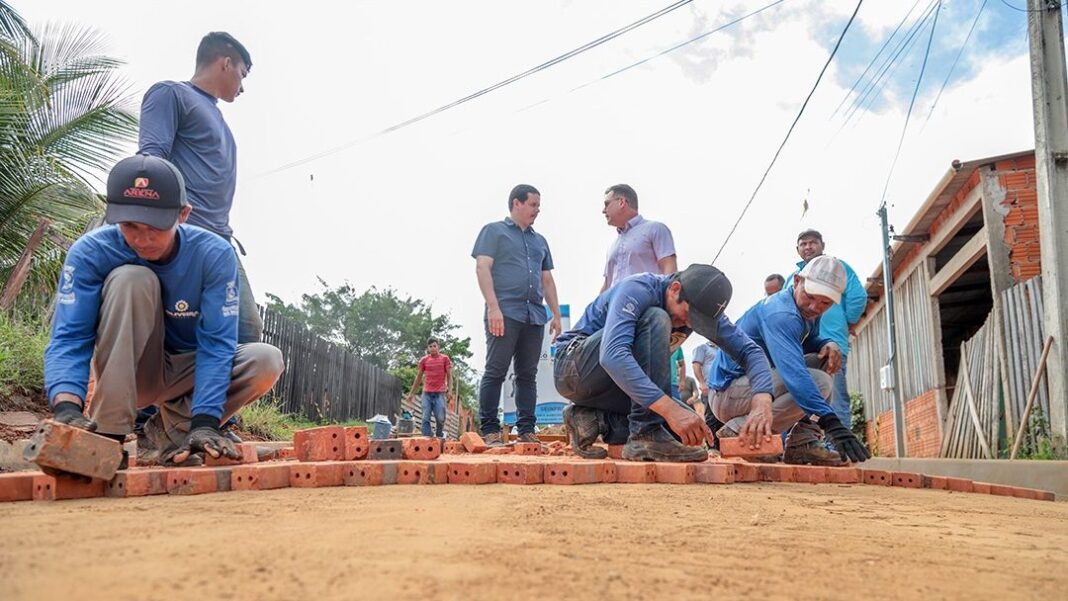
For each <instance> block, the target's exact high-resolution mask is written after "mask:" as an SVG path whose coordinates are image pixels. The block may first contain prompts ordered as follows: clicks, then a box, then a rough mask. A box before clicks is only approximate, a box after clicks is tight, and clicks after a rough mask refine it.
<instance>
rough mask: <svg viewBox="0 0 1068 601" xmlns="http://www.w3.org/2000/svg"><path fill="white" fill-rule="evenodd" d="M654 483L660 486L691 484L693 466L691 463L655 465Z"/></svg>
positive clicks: (692, 480)
mask: <svg viewBox="0 0 1068 601" xmlns="http://www.w3.org/2000/svg"><path fill="white" fill-rule="evenodd" d="M655 465H656V481H657V482H659V483H661V484H693V483H694V469H693V466H694V464H692V463H657V464H655Z"/></svg>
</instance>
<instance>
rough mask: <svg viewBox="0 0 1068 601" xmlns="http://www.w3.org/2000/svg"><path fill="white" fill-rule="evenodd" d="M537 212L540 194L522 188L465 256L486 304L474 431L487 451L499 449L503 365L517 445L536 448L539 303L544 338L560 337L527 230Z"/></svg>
mask: <svg viewBox="0 0 1068 601" xmlns="http://www.w3.org/2000/svg"><path fill="white" fill-rule="evenodd" d="M540 212H541V193H539V192H538V190H537V189H536V188H535V187H534V186H530V185H527V184H520V185H518V186H516V187H515V188H513V189H512V191H511V193H510V194H509V195H508V213H509V215H508V217H505V218H504V220H503V221H495V222H493V223H490V224H487V225H486V226H484V227H483V228H482V231H481V232H479V234H478V239H476V240H475V247H474V249H473V250H472V251H471V256H472V257H474V259H475V273H476V275H477V277H478V287H479V289H480V290H481V291H482V298H483V299H485V301H486V314H485V315H486V316H485V323H486V369H485V371H484V372H483V374H482V382H481V384H479V390H478V403H479V424H480V428H481V430H482V436H483V437H484V438H485V440H486V444H488V445H499V444H501V422H500V418H499V417H498V416H497V410H498V408H499V407H500V402H501V385H502V384H503V383H504V378H505V376H506V375H507V373H508V365H509V364H510V363H513V362H514V365H515V405H516V412H517V413H518V415H517V420H516V427H517V429H518V430H519V441H520V442H538V437H537V436H536V435H535V434H534V426H535V423H536V421H537V419H536V417H535V415H534V407H535V404H536V402H537V397H538V390H537V383H536V381H535V377H536V376H537V373H538V360H539V358H540V356H541V343H542V340H543V338H544V336H545V322H546V321H549V318H548V316H547V315H546V314H545V313H546V312H545V307H544V305H543V304H542V303H543V302H545V303H547V304H548V305H549V310H550V311H551V312H552V320H551V321H550V322H549V334H550V336H552V338H553V339H555V338H556V335H557V334H559V333H560V303H559V301H558V300H557V296H556V282H555V281H554V280H553V274H552V269H553V257H552V254H551V253H550V252H549V243H548V242H546V241H545V238H544V237H543V236H542V235H541V234H539V233H537V232H535V231H534V228H533V227H532V226H533V225H534V220H535V219H537V217H538V213H540Z"/></svg>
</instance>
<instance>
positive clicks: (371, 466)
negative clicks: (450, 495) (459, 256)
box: [342, 461, 447, 486]
mask: <svg viewBox="0 0 1068 601" xmlns="http://www.w3.org/2000/svg"><path fill="white" fill-rule="evenodd" d="M342 475H343V476H344V480H345V486H382V485H384V484H396V483H397V462H395V461H353V462H349V463H346V464H345V469H344V471H343V472H342ZM446 480H447V479H446Z"/></svg>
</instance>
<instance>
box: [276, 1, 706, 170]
mask: <svg viewBox="0 0 1068 601" xmlns="http://www.w3.org/2000/svg"><path fill="white" fill-rule="evenodd" d="M691 2H693V0H678V1H677V2H674V3H672V4H669V5H668V6H665V7H664V8H662V9H660V10H658V11H656V12H654V13H652V14H650V15H648V16H646V17H643V18H641V19H639V20H637V21H635V22H633V23H631V24H629V25H626V26H624V27H621V28H619V29H616V30H615V31H612V32H610V33H607V34H605V35H603V36H601V37H599V38H597V39H596V40H593V41H591V42H588V43H586V44H583V45H582V46H579V47H578V48H575V49H574V50H571V51H568V52H565V53H564V54H561V55H560V56H557V57H555V58H552V59H550V60H548V61H545V62H544V63H542V64H540V65H538V66H536V67H531V68H530V69H527V70H526V71H523V72H522V73H518V74H516V75H513V76H511V77H509V78H507V79H504V80H502V81H499V82H497V83H495V84H493V85H491V86H489V87H486V88H482V89H481V90H478V91H477V92H473V93H471V94H468V95H467V96H464V97H463V98H460V99H458V100H454V101H452V102H450V103H448V104H444V105H442V106H439V107H438V108H436V109H433V110H430V111H427V112H425V113H423V114H421V115H417V116H415V117H412V118H410V119H406V120H404V121H401V122H400V123H396V124H394V125H391V126H389V127H387V128H385V129H383V130H380V131H378V132H375V133H374V134H371V135H369V136H364V137H362V138H359V139H356V140H352V141H349V142H346V143H344V144H342V145H340V146H335V147H334V148H330V149H328V150H324V151H322V152H318V153H316V154H313V155H310V156H307V157H304V158H302V159H298V160H296V161H292V162H289V163H286V164H284V165H280V166H278V167H275V168H274V169H271V170H268V171H265V172H263V173H261V174H259V176H260V177H262V176H265V175H270V174H273V173H278V172H280V171H285V170H288V169H292V168H294V167H299V166H301V165H305V164H307V163H310V162H312V161H316V160H318V159H321V158H324V157H327V156H330V155H332V154H336V153H338V152H341V151H343V150H347V149H349V148H351V147H353V146H355V145H357V144H360V143H362V142H365V141H367V140H370V139H372V138H376V137H378V136H382V135H385V134H388V133H391V132H395V131H397V130H399V129H403V128H405V127H408V126H409V125H413V124H415V123H418V122H420V121H422V120H424V119H427V118H429V117H432V116H434V115H437V114H439V113H442V112H445V111H447V110H449V109H451V108H455V107H457V106H460V105H461V104H464V103H466V102H470V101H472V100H474V99H476V98H479V97H481V96H485V95H486V94H489V93H490V92H493V91H494V90H498V89H500V88H503V87H505V86H507V85H509V84H513V83H515V82H517V81H519V80H521V79H525V78H527V77H529V76H531V75H534V74H535V73H538V72H540V71H544V70H545V69H548V68H549V67H552V66H554V65H557V64H559V63H562V62H564V61H565V60H567V59H569V58H573V57H575V56H578V55H579V54H582V53H584V52H586V51H588V50H591V49H593V48H596V47H597V46H600V45H602V44H604V43H606V42H609V41H611V40H614V39H616V38H618V37H619V36H621V35H623V34H625V33H627V32H630V31H632V30H634V29H637V28H638V27H641V26H642V25H645V24H646V23H650V22H652V21H654V20H656V19H659V18H660V17H662V16H664V15H666V14H669V13H671V12H673V11H675V10H677V9H679V8H682V7H683V6H685V5H687V4H690V3H691Z"/></svg>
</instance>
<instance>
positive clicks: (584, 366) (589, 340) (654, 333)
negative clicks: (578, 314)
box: [553, 307, 692, 444]
mask: <svg viewBox="0 0 1068 601" xmlns="http://www.w3.org/2000/svg"><path fill="white" fill-rule="evenodd" d="M601 334H602V332H597V333H595V334H592V335H590V336H587V337H586V338H582V339H578V340H573V341H572V342H571V343H570V344H568V345H567V347H566V348H564V349H563V350H562V351H560V352H558V353H557V354H556V360H555V365H554V367H553V379H554V380H555V382H556V390H557V392H559V393H560V395H561V396H563V397H564V398H566V399H568V400H570V401H571V402H572V403H574V404H575V405H577V406H579V407H590V408H592V409H600V410H601V411H603V412H604V413H605V417H606V418H607V419H606V421H607V423H608V428H607V430H608V431H607V433H606V434H604V435H603V438H604V441H605V442H606V443H608V444H623V443H625V442H626V441H627V437H628V436H629V435H631V434H641V433H643V432H647V431H650V430H654V429H656V428H659V427H664V428H667V426H666V424H665V422H664V418H662V417H660V415H659V414H658V413H656V412H655V411H653V410H651V409H649V408H647V407H643V406H642V405H640V404H638V403H636V402H634V401H632V400H631V398H630V397H629V396H627V393H625V392H623V390H622V389H621V388H620V387H619V386H618V385H617V384H616V383H615V381H614V380H612V377H611V376H609V375H608V372H606V371H605V370H604V368H603V367H601V361H600V355H601ZM670 346H671V318H670V317H668V314H667V312H666V311H664V310H663V309H660V308H658V307H652V308H650V309H646V310H645V312H644V313H642V316H641V318H639V319H638V326H637V329H636V331H635V332H634V346H633V348H632V349H631V350H632V352H633V354H634V358H635V360H637V362H638V366H639V367H641V369H642V371H643V372H645V374H646V375H647V376H649V379H650V380H652V381H653V383H654V384H656V386H657V388H659V389H660V390H662V391H664V394H665V395H668V396H670V392H671V365H670V363H671V361H670V357H671V350H670ZM675 402H677V403H678V404H679V405H680V406H683V407H686V405H685V403H683V402H682V401H678V400H676V401H675ZM687 408H689V407H687ZM691 411H692V409H691ZM668 431H669V432H670V430H668Z"/></svg>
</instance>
